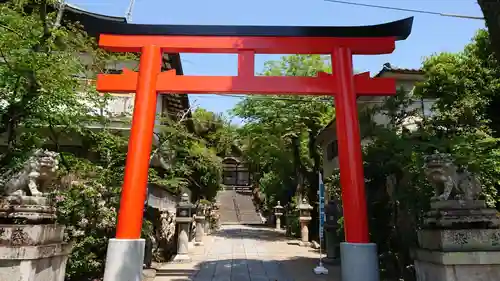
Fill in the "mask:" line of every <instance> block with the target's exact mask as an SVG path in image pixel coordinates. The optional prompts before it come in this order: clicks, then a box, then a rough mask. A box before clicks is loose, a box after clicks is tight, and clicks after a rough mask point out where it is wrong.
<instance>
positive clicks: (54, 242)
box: [0, 224, 72, 281]
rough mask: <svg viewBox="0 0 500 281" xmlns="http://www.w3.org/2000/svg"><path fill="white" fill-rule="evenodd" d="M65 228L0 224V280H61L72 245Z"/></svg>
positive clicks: (52, 225) (53, 225)
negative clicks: (64, 236)
mask: <svg viewBox="0 0 500 281" xmlns="http://www.w3.org/2000/svg"><path fill="white" fill-rule="evenodd" d="M63 233H64V227H63V226H58V225H55V224H47V225H0V265H1V266H0V280H16V281H63V280H64V275H65V270H66V263H67V260H68V256H69V254H70V252H71V248H72V245H71V244H66V243H63V242H62V241H63Z"/></svg>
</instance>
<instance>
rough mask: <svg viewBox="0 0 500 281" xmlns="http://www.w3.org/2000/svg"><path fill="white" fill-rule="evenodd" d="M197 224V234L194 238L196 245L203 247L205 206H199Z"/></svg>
mask: <svg viewBox="0 0 500 281" xmlns="http://www.w3.org/2000/svg"><path fill="white" fill-rule="evenodd" d="M194 220H195V224H196V230H195V231H196V233H195V236H194V245H195V246H203V236H205V220H206V217H205V207H204V205H200V206H198V210H197V214H196V216H195V217H194Z"/></svg>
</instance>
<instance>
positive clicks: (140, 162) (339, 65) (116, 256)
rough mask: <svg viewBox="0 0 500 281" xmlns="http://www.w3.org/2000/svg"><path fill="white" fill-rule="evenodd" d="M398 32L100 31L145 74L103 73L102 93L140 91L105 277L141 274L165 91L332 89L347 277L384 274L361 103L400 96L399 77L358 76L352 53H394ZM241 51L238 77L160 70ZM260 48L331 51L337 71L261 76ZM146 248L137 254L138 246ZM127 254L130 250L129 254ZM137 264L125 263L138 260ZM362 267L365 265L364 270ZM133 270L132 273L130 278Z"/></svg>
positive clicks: (103, 42)
mask: <svg viewBox="0 0 500 281" xmlns="http://www.w3.org/2000/svg"><path fill="white" fill-rule="evenodd" d="M396 40H397V38H396V37H395V36H385V37H364V38H356V37H340V38H330V37H253V36H246V37H244V36H240V37H230V36H147V35H101V37H100V40H99V45H100V46H101V47H102V48H105V49H108V50H111V51H118V52H141V53H142V54H141V59H140V68H139V73H136V72H133V71H130V70H124V72H123V74H101V75H99V76H98V78H97V89H98V91H100V92H115V93H117V92H121V93H130V92H136V96H135V108H134V113H133V122H132V129H131V135H130V140H129V148H128V155H127V163H126V168H125V179H124V184H123V190H122V196H121V201H120V210H119V213H118V225H117V232H116V239H112V240H111V241H110V244H109V247H108V256H107V263H106V273H105V279H104V280H105V281H114V280H125V279H120V278H130V276H129V275H130V274H132V275H134V277H133V278H132V279H126V280H140V279H139V278H141V277H140V274H141V272H142V257H143V249H142V250H141V247H142V248H143V247H144V240H142V239H140V234H141V226H142V219H143V207H144V200H145V196H146V184H147V178H148V168H149V157H150V153H151V145H152V136H153V128H154V121H155V115H156V100H157V94H158V93H159V92H161V93H207V94H208V93H247V94H286V95H290V94H291V93H293V94H298V95H331V96H334V97H335V107H336V124H337V136H338V146H339V162H340V180H341V187H342V201H343V210H344V228H345V238H346V243H343V244H342V245H341V250H342V274H343V280H345V281H358V280H369V281H375V280H378V279H379V277H378V258H377V249H376V245H374V244H372V243H369V232H368V219H367V208H366V198H365V197H366V195H365V187H364V175H363V164H362V155H361V139H360V132H359V131H360V130H359V123H358V111H357V105H356V99H357V96H360V95H378V96H385V95H394V94H395V93H396V87H395V81H394V80H393V79H390V78H370V76H369V73H362V74H358V75H354V74H353V66H352V55H353V54H384V53H391V52H392V51H393V50H394V48H395V41H396ZM162 52H169V53H185V52H193V53H194V52H195V53H237V54H238V76H181V75H176V73H175V70H169V71H167V72H161V53H162ZM257 53H261V54H284V53H292V54H294V53H295V54H297V53H298V54H330V55H331V57H332V69H333V74H326V73H320V74H319V75H318V77H268V76H257V77H256V76H254V73H255V71H254V56H255V54H257ZM134 251H135V252H138V253H142V254H139V255H138V256H136V257H132V256H134V255H133V254H130V253H132V252H134ZM125 252H127V254H124V253H125ZM139 260H140V264H137V268H132V269H129V270H127V269H124V268H123V266H122V265H123V264H125V263H127V264H128V265H130V264H131V262H134V263H136V262H139ZM357 267H359V269H357ZM126 276H128V277H126Z"/></svg>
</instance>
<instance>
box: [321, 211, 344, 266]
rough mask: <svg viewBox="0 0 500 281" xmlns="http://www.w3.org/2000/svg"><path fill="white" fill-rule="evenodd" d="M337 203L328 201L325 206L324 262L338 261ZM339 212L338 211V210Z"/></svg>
mask: <svg viewBox="0 0 500 281" xmlns="http://www.w3.org/2000/svg"><path fill="white" fill-rule="evenodd" d="M337 212H339V210H337V205H336V204H335V203H334V202H332V201H330V202H328V204H326V206H325V213H326V221H325V225H324V228H325V246H326V247H325V248H326V258H325V259H324V261H325V262H328V263H338V262H340V241H339V240H340V239H338V237H337V233H336V232H337V229H338V224H337ZM339 213H340V212H339Z"/></svg>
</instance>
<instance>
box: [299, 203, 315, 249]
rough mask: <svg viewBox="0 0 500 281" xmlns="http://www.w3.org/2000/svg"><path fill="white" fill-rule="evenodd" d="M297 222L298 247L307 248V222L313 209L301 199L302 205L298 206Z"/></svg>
mask: <svg viewBox="0 0 500 281" xmlns="http://www.w3.org/2000/svg"><path fill="white" fill-rule="evenodd" d="M298 209H299V214H300V217H299V221H300V245H301V246H309V245H310V243H309V227H308V226H309V222H310V221H311V219H312V218H311V210H312V209H313V207H312V206H311V205H310V204H309V203H308V202H307V199H306V198H304V199H302V203H301V204H300V205H299V206H298Z"/></svg>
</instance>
